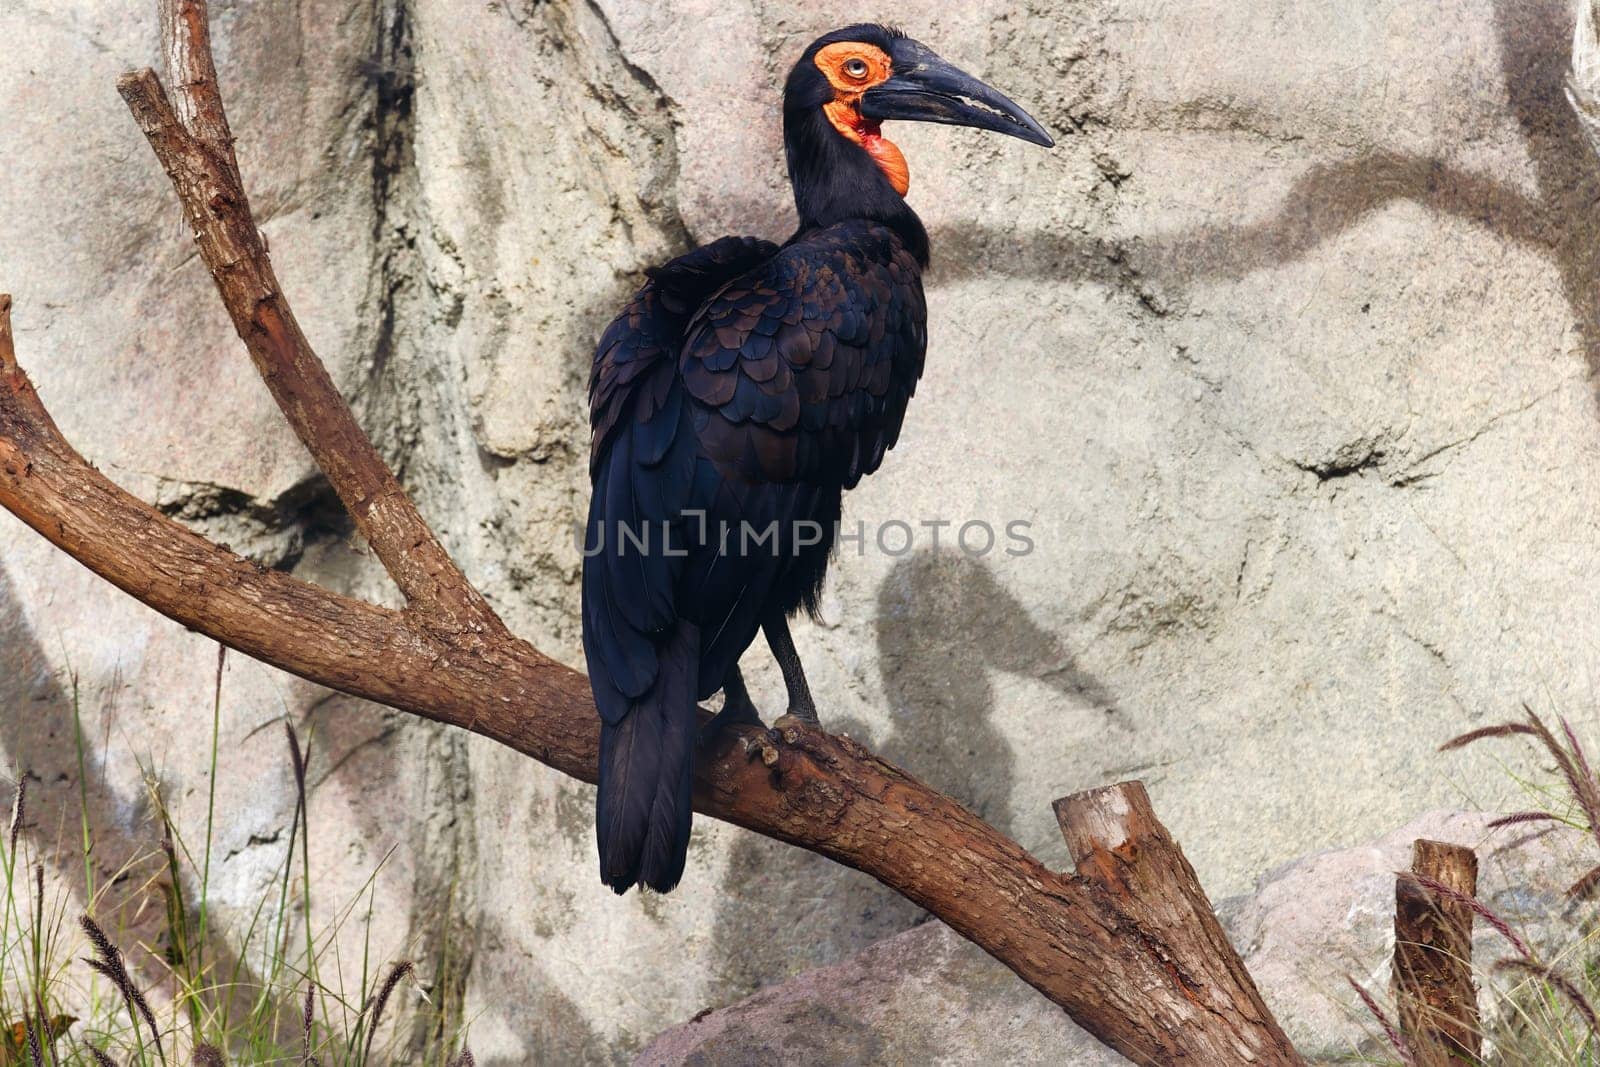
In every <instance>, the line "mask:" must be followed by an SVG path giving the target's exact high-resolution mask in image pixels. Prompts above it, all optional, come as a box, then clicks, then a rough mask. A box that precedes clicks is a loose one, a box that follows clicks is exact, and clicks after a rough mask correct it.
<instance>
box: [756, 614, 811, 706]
mask: <svg viewBox="0 0 1600 1067" xmlns="http://www.w3.org/2000/svg"><path fill="white" fill-rule="evenodd" d="M761 629H762V630H764V631H765V632H766V635H767V644H768V645H769V646H771V648H772V655H773V656H774V657H775V658H776V659H777V661H778V667H779V668H780V669H781V670H782V671H783V684H784V687H785V688H787V689H788V690H789V714H790V715H793V716H794V717H795V718H797V719H804V720H805V721H806V722H809V723H815V722H816V721H817V704H816V701H814V700H812V699H811V687H810V686H808V685H807V684H806V672H805V668H803V667H801V666H800V653H798V652H796V651H795V648H794V638H792V637H790V636H789V620H788V619H786V618H784V617H783V616H782V615H774V616H772V617H771V618H770V619H768V620H767V621H766V622H764V623H763V624H762V625H761Z"/></svg>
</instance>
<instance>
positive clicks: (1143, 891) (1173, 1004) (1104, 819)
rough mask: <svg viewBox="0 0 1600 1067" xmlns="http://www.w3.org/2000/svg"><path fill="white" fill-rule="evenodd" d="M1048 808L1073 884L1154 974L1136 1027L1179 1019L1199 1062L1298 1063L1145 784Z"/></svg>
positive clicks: (1077, 797)
mask: <svg viewBox="0 0 1600 1067" xmlns="http://www.w3.org/2000/svg"><path fill="white" fill-rule="evenodd" d="M1055 812H1056V821H1057V822H1058V823H1060V825H1061V833H1062V835H1063V836H1064V837H1065V838H1066V839H1067V849H1068V850H1069V851H1070V852H1071V853H1072V858H1073V860H1074V861H1075V862H1076V863H1077V865H1078V876H1079V878H1080V880H1082V881H1083V882H1084V883H1086V885H1087V887H1088V888H1089V889H1090V890H1091V891H1092V892H1093V893H1094V895H1095V896H1096V897H1097V898H1098V899H1099V901H1100V903H1101V906H1102V907H1103V908H1104V909H1105V910H1106V911H1107V912H1109V913H1111V914H1113V915H1116V916H1118V918H1119V922H1120V924H1121V926H1122V927H1124V928H1125V929H1126V930H1127V932H1128V934H1130V935H1131V936H1132V937H1134V938H1137V939H1138V940H1139V941H1140V942H1141V943H1142V944H1143V945H1144V947H1145V952H1146V953H1148V954H1149V955H1151V956H1152V957H1153V958H1154V962H1156V963H1157V965H1158V966H1159V968H1160V973H1159V975H1156V976H1148V975H1146V976H1144V978H1145V980H1144V981H1143V982H1142V983H1141V985H1140V986H1139V987H1137V988H1138V989H1139V992H1140V994H1141V1004H1142V1008H1143V1010H1142V1016H1143V1017H1142V1018H1141V1019H1140V1023H1141V1025H1144V1026H1148V1027H1150V1028H1152V1029H1155V1028H1159V1027H1161V1026H1164V1025H1169V1024H1170V1021H1171V1020H1174V1019H1178V1020H1187V1021H1188V1025H1190V1026H1193V1027H1194V1028H1195V1029H1196V1031H1197V1032H1199V1033H1200V1034H1203V1037H1204V1041H1205V1045H1204V1048H1203V1051H1202V1052H1201V1053H1200V1059H1199V1062H1204V1063H1260V1064H1266V1063H1299V1062H1301V1060H1300V1058H1299V1057H1298V1056H1297V1055H1296V1054H1295V1052H1294V1049H1293V1048H1292V1047H1291V1046H1290V1044H1289V1040H1288V1038H1286V1037H1285V1036H1284V1034H1283V1031H1282V1030H1281V1029H1279V1027H1278V1024H1277V1022H1276V1021H1275V1020H1274V1019H1273V1017H1272V1013H1271V1012H1270V1011H1268V1010H1267V1006H1266V1004H1265V1003H1264V1002H1263V1001H1262V999H1261V994H1260V992H1258V991H1257V989H1256V985H1255V982H1254V981H1253V980H1252V979H1251V978H1250V974H1249V972H1247V971H1246V970H1245V968H1244V963H1243V962H1241V961H1240V959H1239V956H1238V954H1237V953H1235V952H1234V950H1233V946H1232V944H1230V943H1229V941H1228V935H1227V934H1226V933H1224V932H1223V929H1222V924H1221V923H1220V922H1218V921H1217V916H1216V913H1215V912H1214V911H1213V910H1212V908H1211V901H1210V900H1208V899H1207V898H1206V894H1205V890H1203V889H1202V888H1200V881H1199V879H1198V878H1197V877H1195V873H1194V868H1193V867H1191V866H1189V861H1188V860H1187V859H1185V858H1184V855H1183V850H1182V849H1180V848H1179V847H1178V844H1177V842H1176V841H1174V840H1173V839H1172V836H1171V835H1170V834H1168V833H1167V829H1166V827H1164V826H1162V825H1161V821H1160V820H1159V819H1157V818H1156V814H1155V809H1154V808H1153V807H1151V804H1150V796H1149V794H1148V793H1146V792H1145V788H1144V785H1143V784H1142V783H1140V782H1123V783H1121V784H1118V785H1112V786H1106V787H1104V788H1101V789H1091V790H1089V791H1088V792H1084V793H1076V794H1074V795H1072V796H1070V797H1066V798H1064V799H1062V800H1058V801H1056V802H1055ZM1152 979H1153V980H1152ZM1130 1008H1132V1005H1130Z"/></svg>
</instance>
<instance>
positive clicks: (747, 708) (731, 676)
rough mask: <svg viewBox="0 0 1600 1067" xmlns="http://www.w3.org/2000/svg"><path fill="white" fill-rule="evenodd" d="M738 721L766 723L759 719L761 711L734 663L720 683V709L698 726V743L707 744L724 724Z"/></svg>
mask: <svg viewBox="0 0 1600 1067" xmlns="http://www.w3.org/2000/svg"><path fill="white" fill-rule="evenodd" d="M738 723H742V724H746V725H749V726H765V725H766V724H765V723H763V722H762V721H761V712H760V711H758V710H757V709H756V704H755V701H753V700H751V699H750V690H748V689H746V688H745V687H744V675H742V674H740V673H739V665H738V664H737V663H736V664H734V665H733V670H731V671H729V672H728V677H727V678H726V679H725V680H724V681H723V683H722V710H721V711H719V712H717V713H716V714H715V715H713V716H712V717H711V721H710V722H708V723H706V724H705V725H704V726H702V727H700V743H701V744H702V745H704V744H709V743H710V742H711V741H713V740H715V739H716V736H717V734H719V733H721V732H722V728H723V727H724V726H732V725H734V724H738Z"/></svg>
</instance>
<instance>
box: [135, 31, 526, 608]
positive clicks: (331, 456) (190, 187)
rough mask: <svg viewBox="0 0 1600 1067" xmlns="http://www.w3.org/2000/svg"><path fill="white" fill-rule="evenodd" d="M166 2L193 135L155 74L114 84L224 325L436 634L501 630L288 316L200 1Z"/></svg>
mask: <svg viewBox="0 0 1600 1067" xmlns="http://www.w3.org/2000/svg"><path fill="white" fill-rule="evenodd" d="M167 6H168V7H169V8H170V9H171V15H172V18H173V19H175V20H176V21H177V23H178V25H177V28H176V29H175V30H173V32H172V33H171V34H170V36H171V38H172V41H173V43H172V44H171V45H170V46H169V52H168V58H169V61H171V62H173V63H175V64H181V66H179V68H178V69H177V70H175V71H173V72H172V73H173V75H174V76H175V77H176V78H181V79H183V80H182V81H181V82H180V84H181V85H182V86H183V89H184V91H183V92H182V93H181V94H180V97H179V99H180V100H182V101H185V106H186V107H187V108H188V109H189V110H190V111H191V112H192V120H191V121H192V122H193V123H194V127H195V130H196V132H195V133H191V132H190V130H189V129H188V128H186V126H185V124H184V122H183V120H182V119H181V118H180V114H179V112H178V111H177V110H175V109H174V107H173V105H172V103H171V101H170V100H169V99H168V97H167V95H166V93H165V91H164V90H163V89H162V85H161V80H160V79H159V78H157V77H156V75H155V72H153V71H151V70H148V69H147V70H139V71H130V72H129V73H127V74H124V75H123V76H122V77H121V78H119V79H118V80H117V91H118V92H119V93H121V94H122V98H123V100H124V101H125V102H126V103H127V105H128V110H129V111H130V112H131V113H132V114H133V118H134V121H135V122H136V123H138V125H139V129H140V130H141V131H142V132H143V133H144V135H145V139H146V140H147V141H149V142H150V147H151V149H152V150H154V152H155V154H156V158H157V159H158V160H159V161H160V162H161V166H162V167H163V168H164V169H165V170H166V172H167V176H168V177H170V178H171V179H172V186H173V188H174V189H175V190H176V191H177V194H178V199H179V200H180V201H182V203H183V213H184V217H185V218H186V219H187V220H188V222H189V225H190V227H191V228H192V229H193V230H194V231H195V239H196V241H197V242H198V244H199V248H200V256H201V258H202V259H203V260H204V261H205V264H206V266H207V267H208V268H209V269H210V271H211V275H212V278H213V279H214V280H215V281H216V283H217V292H218V293H219V294H220V295H221V297H222V303H223V305H224V306H225V307H226V308H227V310H228V315H229V316H230V317H231V318H232V319H233V326H234V329H235V330H237V331H238V333H239V337H240V338H241V339H242V340H243V341H244V343H245V347H246V348H248V349H249V352H250V358H251V359H252V360H253V361H254V362H255V365H256V370H257V371H259V372H260V374H261V378H262V380H263V381H264V382H266V385H267V388H268V389H269V390H270V391H271V393H272V398H273V399H274V400H275V401H277V403H278V407H279V408H281V409H282V410H283V414H284V417H285V418H287V419H288V420H289V425H290V426H291V427H293V429H294V432H295V434H296V436H298V437H299V438H300V441H301V443H302V444H304V445H305V446H306V448H307V450H308V451H310V453H311V456H312V458H313V459H314V460H316V463H317V466H318V467H319V468H321V470H322V472H323V474H325V475H326V476H327V478H328V482H329V484H331V485H332V486H333V488H334V491H335V492H337V493H338V494H339V499H340V500H341V501H342V502H343V503H344V505H345V507H346V508H347V509H348V510H349V512H350V515H351V517H352V518H353V519H354V520H355V523H356V528H357V529H358V530H360V531H361V534H362V536H363V537H365V538H366V540H367V543H368V544H369V545H371V546H372V550H373V552H375V553H376V554H377V556H378V558H379V559H380V560H381V561H382V562H383V565H384V568H385V569H386V570H387V571H388V572H389V575H390V577H392V578H393V579H394V582H395V584H396V585H397V586H399V588H400V591H401V592H402V593H403V594H404V595H405V597H406V600H407V602H408V603H409V604H410V605H411V607H412V608H413V609H415V610H416V611H417V613H418V614H420V615H421V616H422V618H423V620H424V621H425V622H426V623H427V624H429V625H431V626H434V627H437V628H440V629H444V630H447V631H454V632H476V633H484V634H489V633H494V634H503V633H504V632H505V627H504V625H503V624H502V623H501V622H500V620H499V618H498V617H497V616H496V615H495V613H494V611H493V610H492V609H491V608H490V607H489V605H488V603H487V602H486V601H485V600H484V599H483V596H482V595H481V594H480V593H479V592H478V591H477V590H476V589H474V588H473V587H472V585H471V583H469V582H468V581H467V579H466V578H465V576H463V575H462V573H461V571H460V570H459V569H458V568H457V567H456V565H455V563H454V562H453V561H452V560H451V559H450V556H449V555H448V554H447V553H446V552H445V550H444V547H443V546H442V545H440V543H439V541H438V538H436V537H435V536H434V534H433V531H432V530H431V529H430V528H429V527H428V524H427V523H425V522H424V521H423V519H422V516H421V515H420V514H418V512H417V509H416V507H415V506H414V505H413V504H412V502H411V499H410V497H408V496H407V495H406V491H405V489H403V488H402V487H401V485H400V483H399V481H398V480H397V479H396V478H395V476H394V474H393V473H392V472H391V471H390V470H389V468H388V466H387V465H386V464H385V463H384V462H383V459H382V458H381V457H380V456H379V455H378V452H377V450H376V449H375V448H373V447H372V443H371V441H369V440H368V439H367V436H366V434H365V433H363V432H362V430H361V427H360V425H359V424H357V422H356V419H355V415H354V414H353V413H352V412H351V410H350V406H349V404H347V403H345V400H344V397H343V396H342V395H341V394H340V392H339V390H338V388H337V387H336V386H335V385H334V383H333V379H332V378H331V377H330V376H329V375H328V372H327V369H326V368H325V367H324V366H323V364H322V361H321V360H320V359H318V358H317V355H316V353H315V352H314V351H312V349H311V345H310V343H309V342H308V341H307V340H306V338H305V335H304V334H303V333H302V332H301V330H300V325H299V323H298V322H296V321H295V317H294V312H293V311H292V310H290V307H289V302H288V300H287V299H286V298H285V297H284V295H283V292H282V290H281V288H280V287H279V285H278V279H277V276H276V275H275V274H274V273H273V271H272V263H271V260H270V258H269V256H268V254H267V246H266V242H265V241H264V240H262V237H261V233H260V231H259V230H257V228H256V224H255V220H254V218H253V217H252V216H251V214H250V203H249V200H248V198H247V197H246V196H245V191H244V183H243V180H242V179H241V178H240V176H239V172H238V168H237V165H236V164H235V163H234V157H233V150H232V147H231V144H232V134H231V133H229V131H228V127H227V119H226V118H225V117H224V115H223V112H222V104H221V100H220V99H219V98H217V96H216V92H215V78H216V75H215V71H214V70H213V69H212V66H211V60H210V56H209V54H207V55H206V56H204V58H203V59H202V58H199V57H198V55H197V53H196V48H197V47H198V46H200V45H203V44H204V43H205V41H206V31H205V28H204V26H203V25H200V26H199V28H194V23H195V20H196V19H198V20H199V21H200V23H203V22H204V20H205V6H204V4H203V3H201V2H200V0H173V2H172V3H170V4H168V5H167ZM202 138H204V139H203V140H202Z"/></svg>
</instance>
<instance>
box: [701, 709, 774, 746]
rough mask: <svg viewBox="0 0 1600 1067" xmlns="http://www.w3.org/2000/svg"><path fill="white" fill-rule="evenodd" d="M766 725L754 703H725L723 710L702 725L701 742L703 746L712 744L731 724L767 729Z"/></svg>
mask: <svg viewBox="0 0 1600 1067" xmlns="http://www.w3.org/2000/svg"><path fill="white" fill-rule="evenodd" d="M766 725H767V724H766V723H764V722H762V721H761V713H760V712H758V711H757V710H756V707H755V705H754V704H744V705H728V704H724V705H723V706H722V710H721V711H719V712H717V713H716V714H715V715H713V716H712V717H711V718H710V719H709V720H708V721H707V722H706V724H705V725H704V726H702V727H700V735H699V738H698V740H699V744H700V746H701V747H702V748H704V747H705V746H707V745H710V744H712V743H713V742H715V741H716V739H717V738H719V737H721V736H722V731H723V730H724V729H725V728H727V727H729V726H757V727H760V728H762V729H765V728H766Z"/></svg>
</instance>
